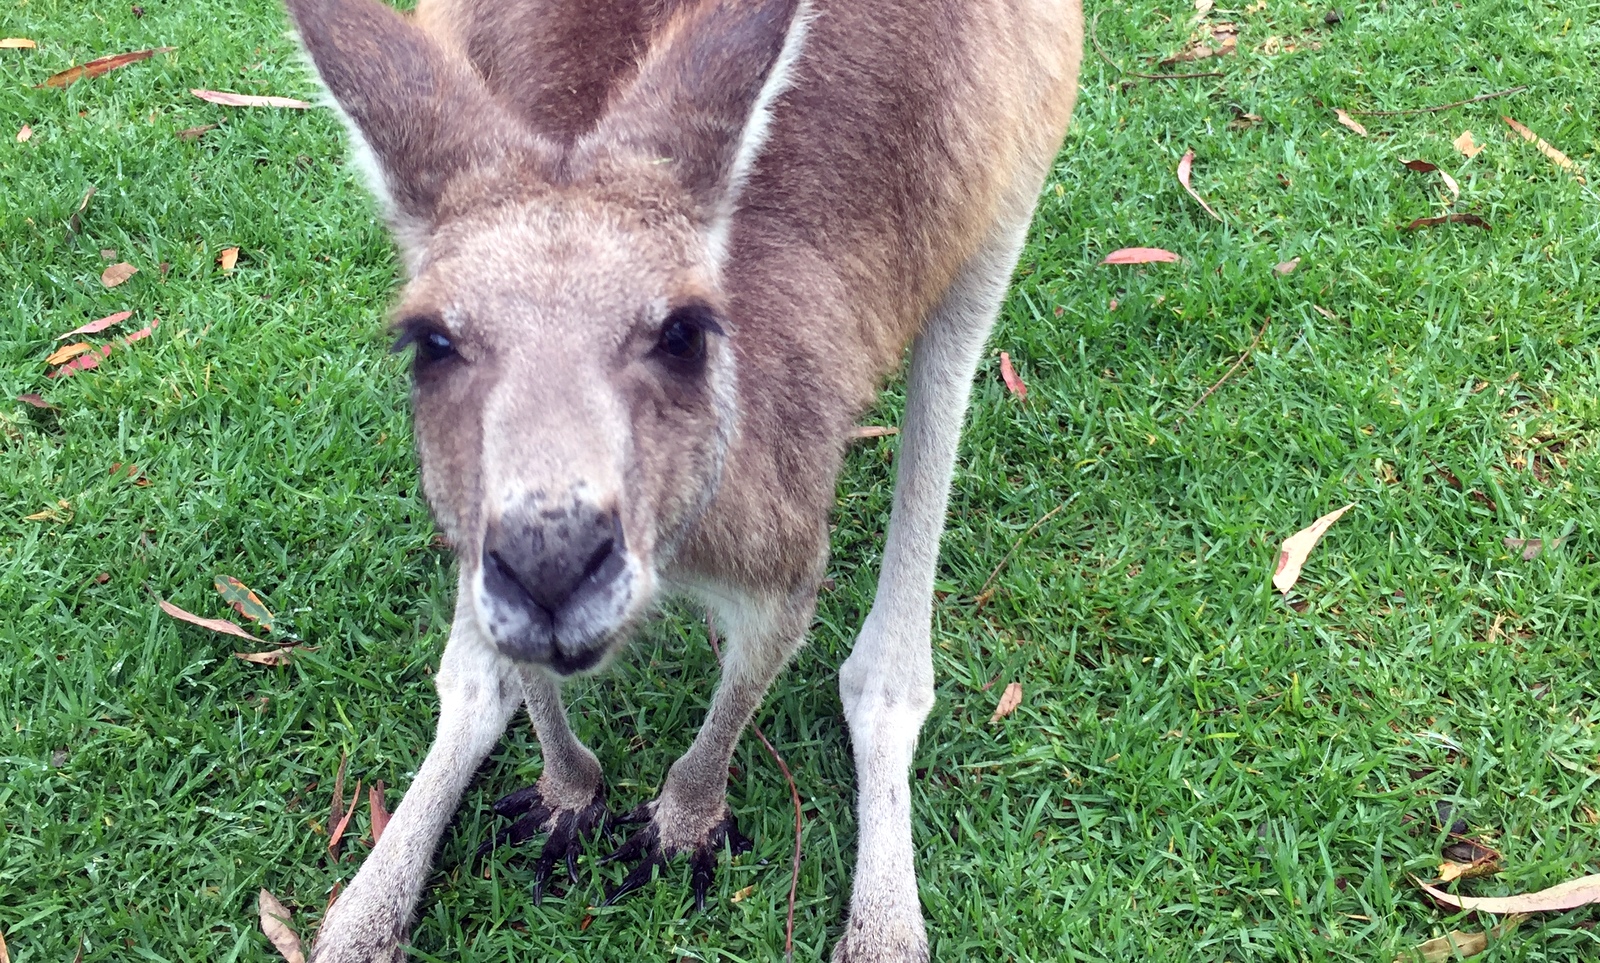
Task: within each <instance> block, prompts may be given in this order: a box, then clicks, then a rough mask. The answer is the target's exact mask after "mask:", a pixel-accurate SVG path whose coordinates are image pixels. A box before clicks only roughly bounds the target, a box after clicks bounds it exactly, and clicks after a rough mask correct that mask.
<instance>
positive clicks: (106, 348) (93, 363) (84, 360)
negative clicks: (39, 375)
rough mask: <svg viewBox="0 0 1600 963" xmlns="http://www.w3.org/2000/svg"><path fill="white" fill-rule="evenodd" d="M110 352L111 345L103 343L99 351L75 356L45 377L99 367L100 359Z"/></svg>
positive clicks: (65, 375) (67, 375) (59, 376)
mask: <svg viewBox="0 0 1600 963" xmlns="http://www.w3.org/2000/svg"><path fill="white" fill-rule="evenodd" d="M110 354H111V345H109V344H105V345H101V346H100V350H99V351H86V352H84V353H83V354H81V355H79V356H77V357H76V358H73V359H72V360H71V361H68V362H67V363H66V364H64V365H62V366H61V367H59V368H57V369H56V370H54V371H52V372H50V373H48V374H46V375H45V377H46V378H61V377H70V376H71V375H75V374H77V373H78V372H80V371H88V370H89V369H90V368H98V367H99V366H100V359H101V358H104V357H107V356H108V355H110Z"/></svg>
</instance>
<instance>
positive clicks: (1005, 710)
mask: <svg viewBox="0 0 1600 963" xmlns="http://www.w3.org/2000/svg"><path fill="white" fill-rule="evenodd" d="M1020 705H1022V683H1020V682H1012V683H1008V684H1007V685H1006V689H1005V691H1004V692H1002V693H1000V704H999V705H997V706H995V708H994V715H992V716H990V717H989V721H990V722H991V723H995V722H999V721H1000V720H1001V719H1004V718H1005V717H1006V716H1009V715H1010V714H1011V713H1013V712H1016V711H1017V706H1020Z"/></svg>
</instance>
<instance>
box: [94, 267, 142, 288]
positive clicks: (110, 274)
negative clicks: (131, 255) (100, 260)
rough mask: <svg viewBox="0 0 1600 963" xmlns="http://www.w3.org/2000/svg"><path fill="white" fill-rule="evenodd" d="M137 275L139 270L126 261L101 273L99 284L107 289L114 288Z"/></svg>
mask: <svg viewBox="0 0 1600 963" xmlns="http://www.w3.org/2000/svg"><path fill="white" fill-rule="evenodd" d="M138 273H139V269H138V268H136V267H134V266H133V265H132V264H129V263H128V262H127V261H118V262H117V263H116V264H113V265H111V266H110V267H108V268H106V269H105V270H104V271H103V272H101V274H100V283H101V284H104V285H105V286H106V287H108V288H114V287H116V286H117V285H119V284H121V283H122V282H124V281H126V280H128V279H129V278H131V277H133V276H134V275H135V274H138Z"/></svg>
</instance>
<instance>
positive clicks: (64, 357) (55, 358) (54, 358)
mask: <svg viewBox="0 0 1600 963" xmlns="http://www.w3.org/2000/svg"><path fill="white" fill-rule="evenodd" d="M93 350H94V345H92V344H90V343H89V342H87V341H80V342H78V343H77V344H69V345H66V346H65V347H61V348H57V349H56V350H54V351H52V352H50V357H48V358H46V359H44V363H45V364H64V363H65V362H67V361H71V360H72V359H73V358H76V357H77V356H78V355H80V354H83V353H84V352H85V351H93Z"/></svg>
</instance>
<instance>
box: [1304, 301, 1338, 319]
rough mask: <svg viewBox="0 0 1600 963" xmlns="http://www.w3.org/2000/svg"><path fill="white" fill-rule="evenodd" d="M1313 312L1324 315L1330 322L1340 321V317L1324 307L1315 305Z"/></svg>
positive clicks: (1312, 308) (1312, 307)
mask: <svg viewBox="0 0 1600 963" xmlns="http://www.w3.org/2000/svg"><path fill="white" fill-rule="evenodd" d="M1311 310H1313V311H1315V312H1317V313H1318V314H1320V315H1322V316H1323V317H1325V318H1327V319H1328V320H1329V321H1337V320H1339V316H1338V315H1337V314H1334V313H1333V312H1332V311H1329V310H1328V309H1327V308H1325V307H1323V306H1322V305H1320V304H1313V305H1312V306H1311Z"/></svg>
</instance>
